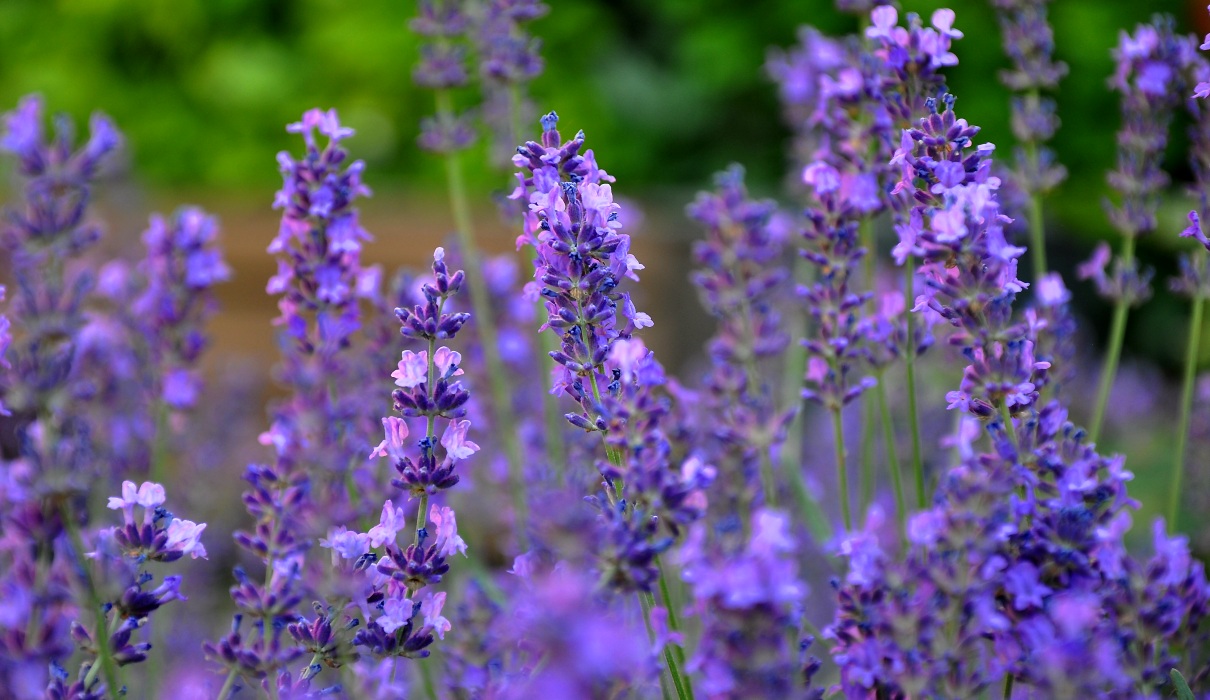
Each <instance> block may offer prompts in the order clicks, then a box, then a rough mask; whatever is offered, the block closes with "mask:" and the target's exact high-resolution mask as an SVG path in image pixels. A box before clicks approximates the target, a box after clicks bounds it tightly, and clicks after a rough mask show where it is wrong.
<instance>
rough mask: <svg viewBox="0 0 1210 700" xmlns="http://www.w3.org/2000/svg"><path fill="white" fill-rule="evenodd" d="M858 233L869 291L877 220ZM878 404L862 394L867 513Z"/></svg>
mask: <svg viewBox="0 0 1210 700" xmlns="http://www.w3.org/2000/svg"><path fill="white" fill-rule="evenodd" d="M857 235H858V237H859V238H860V240H861V246H862V247H863V248H865V250H866V253H865V257H864V258H862V260H861V265H862V276H863V283H864V285H865V288H866V289H867V290H870V291H873V289H874V261H875V259H876V256H877V254H878V242H877V241H876V240H874V222H873V220H872V219H870V218H869V217H868V216H867V217H866V218H864V219H862V220H861V223H860V224H858V229H857ZM876 416H877V407H876V406H875V405H874V397H873V396H872V395H871V394H870V393H869V392H865V393H863V394H862V396H861V483H860V484H859V486H858V493H859V494H860V496H859V500H858V508H859V510H860V512H863V513H864V512H865V511H866V509H867V508H869V506H870V502H871V501H873V499H874V441H875V437H874V436H875V435H876V432H875V428H874V424H875V423H876V422H877V421H878V419H877V417H876Z"/></svg>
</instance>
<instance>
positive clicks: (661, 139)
mask: <svg viewBox="0 0 1210 700" xmlns="http://www.w3.org/2000/svg"><path fill="white" fill-rule="evenodd" d="M549 4H550V5H551V11H550V14H549V15H547V16H546V17H544V18H542V19H540V20H538V21H536V22H534V23H533V24H532V26H531V29H532V31H533V32H534V33H535V34H536V35H537V36H539V37H541V38H542V40H543V42H544V47H543V54H544V56H545V58H546V64H547V69H546V71H545V73H544V74H543V75H542V76H541V77H540V78H539V79H538V80H537V81H536V82H535V83H534V84H533V85H532V87H531V93H532V95H533V97H534V102H535V105H536V107H537V108H538V109H539V110H541V111H546V110H549V109H554V110H557V111H558V112H559V114H560V115H561V116H562V119H563V121H562V124H563V125H564V126H565V127H566V128H567V129H568V130H574V129H579V128H583V129H584V130H585V131H586V132H587V133H588V134H589V137H590V142H591V145H592V146H593V147H594V148H595V149H596V150H597V151H598V153H599V154H601V160H602V162H603V163H604V164H605V165H606V167H607V168H608V169H609V170H610V171H611V172H612V173H614V174H615V175H617V176H618V177H619V178H620V179H621V181H622V182H623V183H625V193H626V194H628V195H630V196H638V197H640V198H643V199H646V200H648V201H649V202H652V201H659V202H660V203H661V204H660V205H663V204H666V205H667V206H668V208H669V209H672V210H679V209H680V208H681V207H682V206H683V204H684V203H685V201H687V199H688V198H689V197H690V195H689V194H688V192H687V191H688V190H690V189H691V188H697V187H702V186H706V185H708V183H709V180H710V177H711V174H712V173H714V172H715V171H717V170H720V169H722V168H724V167H726V165H727V164H728V163H731V162H741V163H743V164H744V165H745V167H746V168H747V169H748V173H749V183H750V185H751V186H752V188H753V190H754V191H756V192H758V193H775V192H776V191H777V190H778V187H779V185H780V183H781V182H782V178H783V177H784V174H785V172H786V168H787V162H786V148H785V145H786V143H787V141H788V132H787V129H786V127H785V125H784V124H783V122H782V119H781V115H780V110H779V106H778V103H777V93H776V89H775V87H774V86H773V84H772V83H771V81H770V80H769V79H768V77H767V76H766V74H765V70H764V64H765V61H766V58H767V56H768V53H769V50H770V49H771V48H772V47H789V46H791V45H793V44H794V43H795V41H796V33H797V29H798V27H799V26H800V25H803V24H807V23H810V24H813V25H815V26H816V27H818V28H819V29H821V30H822V31H824V32H825V33H829V34H834V35H835V34H842V33H848V32H853V31H855V30H856V29H857V20H856V18H854V17H850V16H846V15H841V14H839V13H837V12H836V11H835V9H834V8H833V5H832V2H830V0H758V1H757V2H740V1H739V0H549ZM904 4H905V5H906V9H908V10H911V11H915V12H918V13H920V14H921V15H922V16H924V17H925V18H927V17H928V16H929V15H930V14H931V13H932V11H933V10H934V9H937V8H938V7H941V6H950V7H952V8H954V9H955V10H956V12H957V16H958V20H957V26H958V27H959V28H960V29H962V30H963V31H964V32H965V33H966V38H965V39H962V40H961V41H959V42H957V45H956V48H955V51H956V53H957V54H958V56H959V58H960V64H959V65H958V66H957V67H956V68H954V69H952V70H951V71H950V72H949V75H950V88H951V90H952V91H953V92H954V93H955V94H957V95H958V98H959V102H958V107H959V111H960V113H961V114H962V115H963V116H964V117H966V118H967V119H968V120H969V121H970V122H972V123H975V124H980V125H981V126H982V127H983V134H982V138H984V139H986V140H988V141H992V142H995V143H997V144H998V145H999V146H1000V147H1001V151H1000V153H1001V157H1003V158H1007V157H1008V155H1009V154H1010V152H1011V145H1012V136H1011V132H1010V131H1009V126H1008V109H1007V106H1008V95H1007V93H1006V92H1005V90H1004V89H1003V88H1002V87H1001V85H1000V84H999V81H998V80H997V78H996V73H997V71H998V70H999V69H1001V68H1003V67H1004V66H1005V65H1006V63H1007V60H1006V59H1005V58H1004V55H1003V51H1002V48H1001V41H1000V31H999V27H998V25H997V22H996V19H995V14H994V12H993V10H992V7H991V4H990V1H989V0H954V1H952V2H944V1H943V0H920V1H919V2H906V3H904ZM1160 11H1166V12H1169V13H1172V14H1174V15H1175V16H1176V18H1177V23H1178V27H1179V28H1180V29H1181V30H1182V31H1193V29H1194V27H1193V23H1194V21H1200V20H1204V19H1205V18H1204V9H1203V8H1202V7H1201V5H1200V4H1199V3H1191V4H1186V3H1182V2H1179V1H1178V0H1151V1H1149V2H1145V3H1136V2H1124V1H1120V2H1104V1H1098V0H1062V1H1061V2H1055V3H1053V4H1052V7H1051V19H1052V23H1053V24H1054V28H1055V37H1056V47H1057V52H1058V55H1059V58H1060V59H1062V60H1063V61H1065V62H1066V63H1067V64H1068V66H1069V67H1070V73H1069V75H1068V76H1067V78H1066V79H1064V81H1063V82H1062V86H1061V90H1060V91H1059V93H1058V94H1057V96H1056V97H1057V98H1058V102H1059V115H1060V117H1061V118H1062V121H1063V127H1062V129H1061V131H1060V132H1059V135H1058V138H1057V139H1056V141H1055V143H1054V147H1055V149H1056V151H1057V152H1058V156H1059V158H1060V160H1061V161H1062V162H1063V163H1064V164H1065V165H1066V166H1067V168H1068V170H1069V172H1070V177H1069V179H1068V181H1067V182H1066V183H1065V184H1064V185H1063V186H1062V188H1061V189H1060V190H1059V191H1058V192H1057V193H1055V195H1054V196H1052V197H1051V198H1050V200H1049V201H1048V203H1047V211H1048V215H1049V216H1050V218H1051V226H1050V228H1051V231H1052V235H1051V237H1050V241H1051V244H1050V245H1051V247H1052V248H1053V250H1052V256H1053V257H1054V258H1055V260H1056V264H1057V265H1058V266H1059V269H1067V270H1070V269H1071V267H1072V266H1073V264H1074V261H1075V260H1076V259H1077V258H1078V257H1079V256H1083V255H1084V254H1086V252H1087V250H1088V249H1089V248H1090V247H1091V245H1092V241H1094V240H1097V239H1100V238H1108V239H1109V240H1116V236H1115V235H1114V234H1113V233H1112V232H1111V231H1110V230H1109V228H1108V223H1107V221H1106V217H1105V215H1104V213H1103V212H1102V210H1101V208H1100V206H1099V202H1100V200H1101V199H1102V197H1103V196H1104V195H1105V193H1106V188H1105V172H1106V170H1107V169H1108V168H1110V167H1111V166H1112V163H1113V158H1114V131H1115V129H1116V128H1117V126H1118V118H1117V98H1116V96H1115V95H1114V94H1112V93H1111V92H1110V91H1109V90H1108V88H1107V85H1106V80H1107V77H1108V76H1109V75H1110V73H1111V72H1112V70H1113V61H1112V58H1111V56H1110V49H1111V48H1112V46H1113V45H1114V44H1115V43H1116V42H1117V38H1118V33H1119V31H1121V30H1122V29H1128V28H1132V27H1133V26H1134V25H1135V24H1136V23H1137V22H1141V21H1145V20H1147V19H1148V18H1149V17H1150V15H1151V14H1152V13H1154V12H1160ZM414 12H415V7H414V4H413V3H412V2H409V1H407V0H361V1H359V2H348V1H346V0H2V1H0V107H7V106H10V105H15V104H16V101H17V99H18V98H19V97H20V96H21V95H23V94H26V93H29V92H40V93H42V94H43V95H44V96H45V98H46V101H47V104H48V106H49V107H50V109H52V110H55V111H59V110H61V111H65V112H67V113H69V114H71V115H73V116H74V117H76V118H77V121H78V123H79V120H82V119H83V118H85V117H86V116H87V114H88V113H89V112H91V111H92V110H94V109H100V110H103V111H105V112H108V113H109V114H111V115H112V116H113V117H114V119H115V120H116V121H117V122H118V124H119V126H120V127H121V128H122V129H123V131H124V132H125V133H126V135H127V137H128V153H129V154H130V158H131V159H132V164H131V165H132V173H133V177H134V178H135V180H136V181H137V182H140V183H142V184H143V185H145V186H147V187H149V188H152V189H159V190H164V189H199V188H205V189H210V190H222V191H226V192H231V193H245V194H247V195H249V196H255V197H258V198H260V199H262V200H267V199H268V197H269V196H270V193H271V192H272V189H273V188H274V187H275V186H276V184H277V182H278V175H277V169H276V163H275V161H274V154H275V153H276V152H277V151H279V150H281V149H285V148H295V147H296V143H295V142H294V139H292V138H290V137H288V136H287V134H286V133H285V131H284V128H283V126H284V125H285V124H286V123H288V122H290V121H294V120H296V119H297V118H298V116H299V115H300V114H301V113H302V112H303V111H304V110H305V109H307V108H310V107H313V106H321V107H325V108H326V107H333V106H334V107H336V108H338V109H339V110H340V112H341V115H342V118H343V119H344V120H345V121H346V122H347V123H349V124H350V125H351V126H353V127H355V128H356V129H357V130H358V135H357V138H356V139H355V140H354V141H353V142H351V147H352V149H353V151H354V153H355V155H356V156H358V157H361V158H364V159H365V160H366V161H367V162H368V164H369V166H370V170H369V172H368V174H367V181H368V182H369V183H370V184H371V185H372V186H374V187H377V188H380V189H383V188H385V189H397V188H409V189H413V190H421V191H425V190H428V191H433V192H434V193H435V191H437V190H440V189H441V187H442V186H443V182H444V178H443V177H442V173H441V168H440V164H439V162H438V161H437V159H435V158H433V157H431V156H429V155H427V154H424V153H422V152H420V151H419V150H418V149H417V148H416V145H415V136H416V133H417V131H418V126H417V125H418V122H419V120H420V118H421V117H423V116H425V115H426V114H429V113H431V112H432V105H433V102H432V96H431V95H430V94H428V93H427V92H426V91H423V90H420V89H418V88H416V87H415V86H413V85H412V80H411V73H412V67H413V65H414V63H415V60H416V55H417V50H418V41H417V39H416V38H415V37H414V36H412V34H411V33H410V32H409V31H408V28H407V24H408V20H409V19H410V18H411V16H412V15H413V14H414ZM460 97H461V101H462V103H463V105H464V106H469V105H471V104H473V102H474V101H475V99H476V96H475V95H473V94H470V93H469V91H468V93H467V94H464V95H461V96H460ZM535 131H536V124H535ZM1176 131H1177V136H1175V137H1174V141H1175V142H1176V144H1175V145H1174V147H1173V148H1172V149H1170V151H1171V155H1170V159H1169V160H1170V163H1169V166H1170V167H1169V169H1170V171H1172V172H1173V173H1174V174H1175V175H1176V178H1177V180H1178V183H1179V180H1180V179H1181V178H1182V177H1187V167H1186V166H1185V165H1184V164H1183V157H1182V156H1181V155H1180V153H1181V148H1180V145H1181V144H1180V141H1181V140H1182V137H1181V136H1180V132H1182V131H1183V126H1182V125H1180V124H1178V126H1177V129H1176ZM485 153H486V147H482V146H481V147H480V148H479V149H478V151H477V152H476V155H478V156H482V157H478V158H475V159H474V161H475V162H477V163H479V164H480V165H479V167H477V168H476V167H472V168H471V176H472V178H473V182H474V183H476V185H477V188H478V192H477V193H476V194H477V196H480V197H486V195H487V194H488V192H489V191H490V190H492V189H496V188H498V187H499V186H500V185H501V183H502V178H501V175H500V174H499V173H496V172H493V171H491V170H490V169H489V168H488V167H487V165H486V163H487V158H486V156H485ZM1174 191H1179V190H1174ZM1182 207H1187V204H1184V203H1183V202H1180V201H1173V203H1172V205H1171V206H1170V207H1169V209H1170V211H1169V212H1168V214H1167V218H1166V220H1165V224H1164V227H1165V229H1169V228H1170V229H1171V230H1172V231H1174V232H1175V231H1177V230H1179V229H1180V228H1181V227H1182V226H1183V224H1182V223H1181V222H1180V216H1181V215H1182V211H1181V209H1182ZM1176 247H1177V244H1176V242H1175V237H1174V236H1156V237H1151V238H1150V239H1148V240H1146V241H1144V247H1143V250H1142V253H1141V254H1142V256H1143V257H1144V259H1146V260H1149V261H1152V262H1154V263H1155V264H1156V266H1157V267H1159V270H1158V272H1159V274H1158V276H1157V278H1158V279H1160V280H1162V279H1164V277H1165V276H1166V273H1167V272H1169V271H1171V270H1172V269H1173V267H1174V261H1173V254H1172V253H1173V250H1174V249H1175V248H1176ZM1159 286H1162V285H1159ZM1159 301H1160V303H1158V304H1156V305H1154V306H1153V307H1152V311H1153V313H1149V314H1145V315H1139V316H1138V318H1139V320H1138V321H1137V322H1132V329H1131V339H1130V342H1132V343H1134V344H1135V345H1136V346H1140V347H1138V349H1141V350H1143V351H1145V352H1146V353H1147V354H1149V355H1150V356H1152V357H1156V358H1159V359H1160V360H1161V361H1163V362H1166V363H1168V365H1169V367H1171V366H1173V364H1174V363H1175V361H1177V359H1178V358H1177V351H1176V350H1174V348H1175V347H1176V346H1178V345H1179V343H1173V342H1170V341H1171V336H1170V335H1169V334H1167V333H1165V332H1164V331H1165V329H1166V328H1169V327H1170V325H1169V324H1170V323H1171V322H1173V321H1174V320H1177V319H1179V318H1180V317H1181V316H1182V315H1183V307H1180V306H1179V305H1174V304H1172V303H1171V302H1169V301H1164V300H1162V299H1161V300H1159ZM1085 311H1086V312H1087V313H1089V314H1091V315H1092V316H1093V319H1094V321H1096V322H1097V325H1102V322H1103V319H1101V318H1099V317H1098V314H1104V313H1106V311H1105V307H1104V305H1100V304H1096V303H1095V302H1094V303H1093V304H1092V305H1090V306H1088V307H1087V308H1086V309H1085Z"/></svg>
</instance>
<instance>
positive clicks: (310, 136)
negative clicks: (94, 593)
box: [206, 109, 377, 696]
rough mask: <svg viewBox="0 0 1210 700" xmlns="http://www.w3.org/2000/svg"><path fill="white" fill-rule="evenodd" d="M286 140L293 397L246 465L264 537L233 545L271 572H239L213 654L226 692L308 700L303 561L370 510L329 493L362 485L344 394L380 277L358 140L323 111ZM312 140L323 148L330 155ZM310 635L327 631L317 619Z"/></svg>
mask: <svg viewBox="0 0 1210 700" xmlns="http://www.w3.org/2000/svg"><path fill="white" fill-rule="evenodd" d="M287 131H289V132H291V133H297V134H300V135H302V137H303V141H304V143H305V145H306V154H305V155H304V157H303V158H302V159H299V160H296V159H295V158H293V157H292V156H290V155H289V154H288V153H285V152H283V153H280V154H279V155H278V163H279V165H280V166H281V171H282V179H283V184H282V188H281V190H280V191H278V193H277V196H276V198H275V200H274V206H275V207H276V208H279V209H281V210H282V223H281V228H280V230H279V231H278V234H277V236H276V237H275V238H274V239H273V242H272V243H271V244H270V246H269V252H270V253H273V254H275V255H276V256H277V259H278V269H277V274H276V275H274V276H273V278H272V279H270V280H269V284H268V287H267V291H268V292H269V293H270V294H278V295H280V298H279V301H278V310H279V312H280V315H279V316H278V318H277V319H276V320H275V321H274V323H275V324H276V325H279V326H281V328H282V334H281V340H282V364H281V366H280V370H279V379H280V380H281V381H282V382H283V383H285V384H286V385H287V386H288V387H289V388H290V390H291V394H290V395H289V397H288V398H287V399H285V400H284V401H283V402H281V403H279V404H277V405H276V406H274V408H273V411H272V414H273V425H272V426H271V428H270V429H269V430H268V431H267V432H265V433H264V434H262V435H261V442H262V444H265V445H270V446H272V447H273V449H274V453H275V461H274V463H273V464H272V465H261V464H253V465H250V466H249V467H248V468H247V470H246V472H245V475H244V478H245V480H247V481H248V483H249V485H250V487H251V488H250V489H249V490H248V491H247V492H245V494H244V505H245V507H246V508H247V509H248V512H249V514H251V515H252V516H253V517H254V518H255V519H256V521H257V522H256V527H255V529H254V530H253V531H252V532H237V533H236V535H235V539H236V542H237V544H239V546H240V547H241V548H243V549H244V550H246V551H247V552H249V553H250V554H252V555H253V556H254V557H256V558H257V559H258V560H261V561H263V562H264V565H265V573H264V578H263V580H260V581H257V580H254V579H253V578H252V577H251V576H249V575H248V573H247V572H246V571H245V570H244V569H243V568H242V567H237V568H236V570H235V576H236V585H235V586H234V587H232V589H231V597H232V599H233V600H234V601H235V604H236V607H237V608H239V610H240V614H238V615H237V616H236V619H235V623H234V625H233V627H232V632H231V633H230V634H229V635H227V636H226V637H224V638H222V639H220V640H218V641H217V642H214V643H207V644H206V653H207V656H209V657H210V658H211V659H212V660H214V661H216V662H217V663H219V664H220V665H222V666H223V667H224V668H226V669H227V672H228V687H230V686H231V684H232V683H233V682H234V680H235V679H236V678H245V679H257V680H260V681H261V684H262V685H263V686H264V687H265V688H266V689H267V691H268V692H270V694H271V695H273V696H277V695H279V694H281V693H286V694H289V693H291V692H296V691H298V692H303V691H306V690H307V689H308V688H310V686H311V677H312V675H314V674H312V673H307V671H308V670H310V665H308V667H307V669H304V672H303V673H302V674H300V675H299V676H298V677H297V678H295V677H293V676H292V674H291V673H290V671H289V665H290V664H291V663H292V662H294V661H295V660H297V659H298V658H299V657H301V656H302V655H303V654H304V653H305V652H306V650H307V648H308V646H309V644H310V640H309V638H308V637H307V635H306V634H304V633H303V630H304V629H306V627H305V626H302V627H300V626H298V625H296V624H291V623H297V622H299V621H300V619H302V618H301V616H300V615H299V614H298V613H297V612H296V611H295V608H296V606H297V605H298V604H299V603H300V602H301V601H302V600H303V599H304V597H305V596H307V595H309V594H311V593H312V592H315V590H316V588H317V587H318V586H317V585H316V580H315V579H312V578H311V576H310V571H311V570H310V569H309V568H308V562H307V559H306V551H307V550H308V549H309V548H310V547H311V545H312V542H313V541H314V538H315V537H316V536H317V535H318V534H319V533H322V532H325V531H326V530H327V529H328V527H329V526H330V525H331V524H332V523H334V522H335V521H337V520H338V519H339V518H342V517H345V516H346V515H349V514H356V513H359V512H361V511H362V510H363V509H364V508H365V507H366V504H364V503H363V502H361V501H360V500H359V494H358V493H357V491H356V490H355V489H354V490H348V489H344V488H339V489H338V488H333V487H332V486H333V485H334V484H347V483H355V481H356V476H355V475H354V473H353V472H354V469H355V468H356V467H358V466H360V465H362V464H364V456H365V454H366V452H367V450H368V447H369V445H368V432H369V430H368V425H369V424H370V420H372V419H371V418H370V414H371V412H372V411H373V409H372V405H373V404H372V403H369V402H367V401H366V398H365V396H363V395H361V394H358V393H356V392H344V393H343V394H342V393H341V392H339V391H337V387H339V386H341V385H342V384H343V383H344V382H346V381H352V380H356V379H359V378H360V377H362V376H364V375H365V371H366V369H367V366H366V362H365V360H362V358H364V357H365V355H363V354H358V353H355V352H354V348H353V342H354V336H355V334H356V333H357V331H358V330H359V329H360V327H361V321H360V310H359V305H358V302H359V298H360V297H361V296H363V295H365V294H367V293H370V292H371V291H374V290H371V289H370V288H371V287H373V286H375V285H374V284H371V283H373V282H375V281H376V276H377V270H373V269H371V270H363V269H362V268H361V265H360V253H361V244H362V242H363V241H366V240H368V239H369V234H368V233H367V232H366V231H365V230H364V229H363V228H362V227H361V224H360V222H359V218H358V212H357V209H356V208H354V207H353V206H352V202H353V201H354V200H355V199H356V198H358V197H360V196H365V195H367V194H369V190H368V188H366V187H365V185H363V184H362V182H361V172H362V170H363V167H364V166H363V164H362V163H361V161H355V162H353V163H351V164H347V165H346V164H345V161H346V159H347V155H348V154H347V152H346V151H345V150H344V149H343V148H342V147H341V146H340V142H341V141H342V140H344V139H346V138H348V137H349V136H351V135H352V133H353V132H352V129H349V128H347V127H343V126H341V124H340V122H339V119H338V117H337V115H336V112H335V111H334V110H332V111H328V112H323V111H321V110H318V109H316V110H311V111H309V112H307V113H305V114H304V115H303V118H302V121H300V122H297V123H294V124H291V125H289V126H288V127H287ZM316 132H318V134H319V136H321V137H326V139H327V143H326V144H325V145H324V146H323V147H322V148H321V147H320V144H319V143H318V141H317V138H316ZM367 354H369V355H370V356H371V357H372V356H373V353H372V352H370V353H367ZM359 360H362V361H360V362H359ZM369 369H371V370H372V369H373V365H372V363H371V364H369ZM316 483H318V484H319V485H320V486H321V488H320V490H319V491H318V492H315V491H313V484H316ZM312 566H313V564H312ZM243 616H247V617H250V618H252V619H253V620H254V621H255V622H254V624H255V627H256V630H255V631H256V632H257V634H255V635H253V638H252V639H246V638H245V637H243V636H242V634H241V632H240V628H241V622H242V617H243ZM308 624H309V625H312V626H314V625H321V626H322V625H324V624H331V620H330V619H328V618H327V616H326V615H324V614H321V615H319V617H317V618H316V620H314V621H312V622H310V623H308ZM286 632H288V633H289V636H288V637H287V636H286V634H285V633H286Z"/></svg>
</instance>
